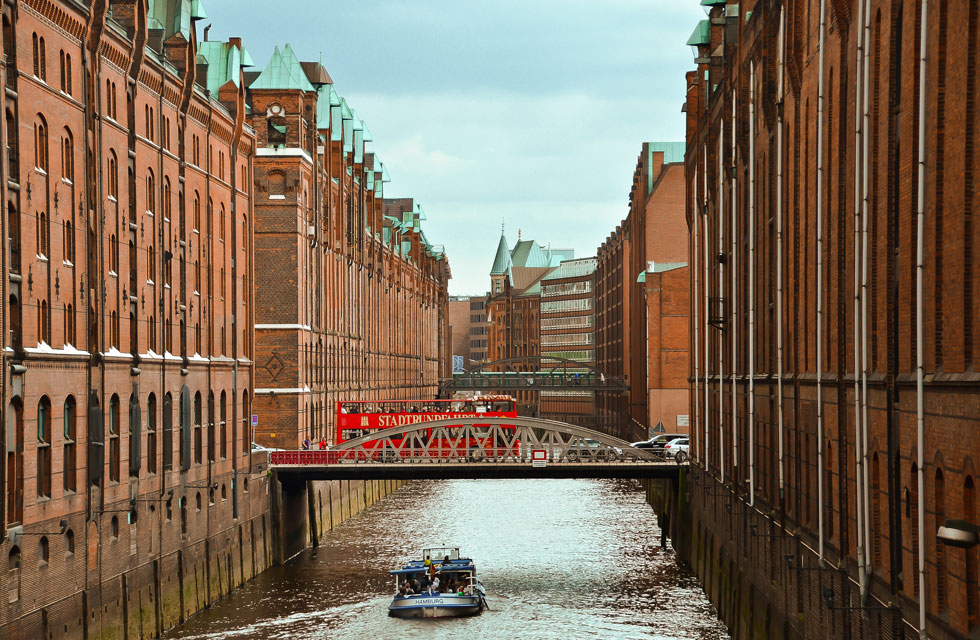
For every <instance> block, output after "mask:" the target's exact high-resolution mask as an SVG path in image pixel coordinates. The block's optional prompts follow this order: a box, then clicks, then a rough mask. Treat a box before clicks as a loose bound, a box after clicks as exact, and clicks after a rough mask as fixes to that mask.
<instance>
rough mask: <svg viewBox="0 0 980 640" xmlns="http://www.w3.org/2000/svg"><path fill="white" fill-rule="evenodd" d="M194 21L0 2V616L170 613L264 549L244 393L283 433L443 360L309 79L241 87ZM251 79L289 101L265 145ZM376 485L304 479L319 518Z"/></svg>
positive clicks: (163, 624)
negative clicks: (0, 210)
mask: <svg viewBox="0 0 980 640" xmlns="http://www.w3.org/2000/svg"><path fill="white" fill-rule="evenodd" d="M201 17H202V15H201V14H200V4H199V3H198V2H194V1H192V0H166V1H165V0H152V1H151V2H148V3H147V2H142V3H141V2H134V1H132V0H110V1H109V2H106V3H75V2H64V1H61V0H30V1H28V2H14V3H6V4H5V5H4V6H3V11H2V20H3V29H2V34H0V39H2V44H3V54H4V55H3V59H2V63H3V64H2V66H0V81H2V83H3V86H4V87H5V89H6V91H5V119H4V124H3V126H2V127H0V137H2V140H3V143H4V146H5V148H6V149H7V152H6V153H5V154H4V156H3V159H2V168H3V171H2V173H3V175H4V179H3V180H2V181H0V191H2V197H3V201H4V204H5V213H4V215H3V216H2V227H3V236H2V237H3V238H4V239H5V244H4V250H3V252H2V274H3V278H2V284H0V286H2V287H3V292H2V293H3V299H4V300H5V302H6V304H5V305H4V313H3V315H2V320H0V322H2V327H0V328H2V330H3V346H4V349H3V351H2V352H0V358H2V365H3V366H2V371H3V375H2V378H0V380H2V395H3V403H2V406H0V411H2V417H0V425H2V429H3V431H4V434H3V436H2V437H0V446H2V447H3V452H2V455H0V465H2V473H0V481H2V482H3V486H4V491H3V494H4V499H3V501H2V503H0V527H2V532H3V534H4V539H3V542H2V544H0V593H4V594H5V596H6V597H5V598H4V599H3V600H2V604H0V636H2V637H12V638H40V637H53V636H57V637H68V638H84V637H104V638H122V637H129V638H148V637H154V636H156V635H158V634H159V633H161V632H162V631H163V630H165V629H167V628H169V627H171V626H173V625H175V624H177V623H178V622H179V621H181V620H183V619H184V617H185V616H187V615H190V614H191V613H193V612H195V611H197V610H199V609H201V608H203V607H204V606H206V605H207V604H208V603H210V602H213V601H214V600H215V599H217V598H218V597H220V596H221V594H224V593H227V592H228V591H229V590H230V589H232V588H233V587H234V586H235V585H238V584H241V583H242V582H243V581H244V580H246V579H248V578H250V577H252V576H254V575H255V574H256V573H258V572H259V571H262V570H263V569H264V568H265V567H266V566H268V565H269V564H270V563H271V562H273V561H275V559H276V557H275V556H276V552H275V540H274V536H273V528H274V526H276V523H274V522H273V521H272V520H271V516H270V489H272V490H273V492H275V490H276V489H277V487H271V486H270V481H269V478H268V476H267V471H266V469H265V468H264V464H265V460H266V457H265V456H264V455H262V454H256V455H255V456H254V459H253V455H252V454H251V443H252V441H253V436H252V428H251V424H252V420H251V417H252V415H253V414H256V415H258V417H259V423H258V424H259V429H262V430H263V432H264V433H266V434H268V433H269V432H271V430H272V429H276V430H277V431H278V432H280V433H282V434H283V435H285V436H287V437H286V438H282V437H280V438H277V439H276V440H275V442H276V443H281V442H283V441H284V440H286V441H287V442H288V443H289V445H291V446H296V445H297V444H298V442H299V439H301V434H304V433H309V434H312V435H314V436H319V435H321V434H322V435H326V436H327V437H328V439H329V435H330V433H331V425H332V421H331V415H332V411H331V403H332V402H333V401H334V400H336V399H337V398H339V397H365V398H371V397H384V398H390V397H417V396H420V395H422V396H424V397H433V396H434V395H435V390H436V385H437V380H438V378H439V376H440V375H446V374H447V373H448V371H447V370H446V361H447V358H446V355H447V354H446V352H447V349H448V347H447V346H445V345H446V342H447V335H448V314H447V308H446V300H447V295H446V283H447V280H448V278H449V270H448V263H447V260H446V258H445V256H444V254H443V252H442V251H441V248H439V247H436V246H434V245H431V244H429V243H428V242H427V241H426V240H425V237H424V234H422V231H421V229H420V228H419V227H418V220H419V217H420V210H416V209H415V207H414V206H413V205H412V204H411V203H409V205H408V210H407V212H406V213H405V214H402V205H403V204H404V203H402V202H398V203H395V204H394V205H393V206H394V212H395V213H397V214H398V215H399V219H398V220H397V221H396V220H393V219H389V218H386V217H384V216H383V214H382V208H383V207H382V196H381V190H380V183H381V182H382V181H383V180H386V177H385V176H384V175H383V173H382V171H381V168H380V162H378V163H376V161H375V159H374V158H373V156H372V155H371V154H364V153H363V138H362V136H363V133H358V136H359V137H358V139H359V140H361V146H360V149H359V150H358V152H357V153H355V152H354V150H353V148H352V149H350V150H348V149H346V148H345V147H347V146H354V145H352V144H350V143H352V142H353V141H352V140H350V139H348V138H346V137H343V136H341V137H340V138H339V139H337V140H335V139H334V138H333V137H332V135H331V134H332V133H333V131H332V130H331V128H330V127H329V126H327V125H323V123H322V122H321V123H319V125H322V126H319V125H318V123H316V122H315V121H313V122H312V123H311V122H309V121H308V120H306V119H305V118H306V114H309V113H311V112H310V111H306V110H305V107H307V106H309V107H311V109H312V113H316V99H317V94H316V93H312V94H307V93H303V92H294V93H289V92H279V93H277V94H270V92H268V91H266V92H264V93H263V92H261V91H253V92H251V93H250V95H249V96H248V100H246V88H247V85H248V84H249V81H250V80H254V78H255V76H256V74H254V73H250V72H247V71H245V69H246V68H247V67H248V66H250V65H251V64H252V62H251V58H250V56H249V54H248V53H247V51H245V49H244V48H243V46H242V43H241V40H240V39H237V38H232V39H231V40H229V41H228V42H214V41H207V40H206V38H202V34H201V33H199V32H198V22H197V20H198V19H200V18H201ZM320 71H322V68H320V67H319V65H317V66H316V68H311V69H310V72H311V74H313V75H314V77H315V78H316V79H317V80H318V81H319V80H322V79H323V76H325V75H326V74H325V72H323V73H322V75H320V74H319V72H320ZM272 100H278V101H279V103H280V104H284V105H285V106H286V109H287V111H286V114H289V113H290V111H289V110H293V113H294V114H304V116H303V117H301V118H298V119H297V120H295V121H294V123H295V124H294V125H293V126H292V128H290V127H287V128H286V134H287V135H286V138H287V141H288V142H289V143H290V144H291V145H292V146H290V147H289V148H286V146H287V145H286V144H270V141H269V139H268V136H269V135H270V131H272V130H273V129H272V128H271V126H270V125H272V124H275V125H279V124H280V121H281V120H283V119H284V118H282V117H280V116H279V115H277V116H276V117H275V118H271V119H269V122H266V121H265V120H266V115H267V113H266V110H267V107H268V105H269V103H270V102H271V101H272ZM249 110H251V111H249ZM247 112H248V113H247ZM348 116H349V112H344V118H346V119H349V118H348ZM354 117H356V116H354ZM253 126H255V127H258V129H257V130H255V129H253ZM276 131H277V130H276ZM317 134H319V135H320V136H321V137H320V138H318V137H317ZM291 150H295V151H296V153H292V152H291ZM313 159H315V161H314V160H313ZM272 176H276V178H275V179H273V178H272ZM375 180H376V181H377V184H378V185H379V188H372V186H371V185H372V182H374V181H375ZM274 195H275V196H280V197H279V198H273V197H272V196H274ZM385 213H388V212H387V211H386V212H385ZM389 215H391V214H390V213H389ZM395 242H397V245H395ZM279 325H286V326H287V327H288V328H287V329H285V330H282V329H280V327H279ZM297 326H300V327H301V329H300V330H295V328H296V327H297ZM256 328H257V329H256ZM256 343H257V345H258V346H256ZM255 354H258V356H257V357H258V358H259V361H260V367H259V369H258V372H257V373H256V372H255V371H254V367H253V359H254V358H255V357H256V355H255ZM440 367H441V368H442V371H440ZM253 375H257V378H256V379H255V380H253ZM256 386H259V387H260V388H259V389H255V387H256ZM281 387H290V388H294V387H295V388H301V389H302V392H301V393H283V394H281V395H280V394H279V393H278V392H275V393H270V389H275V390H277V391H278V389H279V388H281ZM253 399H255V400H254V401H253ZM283 418H285V419H286V422H285V423H282V424H277V422H276V421H277V420H282V419H283ZM270 440H271V438H270ZM289 445H287V446H289ZM279 446H282V445H279ZM335 485H337V486H335ZM355 485H357V486H355ZM393 486H394V485H393V484H392V485H391V486H389V485H388V484H387V483H366V484H363V486H361V485H360V484H358V483H353V484H352V483H346V484H344V485H343V486H339V484H338V483H330V484H326V483H325V484H323V485H318V495H321V494H322V497H321V498H320V499H321V503H320V505H319V508H320V511H319V513H320V516H319V517H321V518H323V519H325V520H326V521H329V522H331V523H332V522H339V521H340V520H342V519H343V518H344V517H349V515H350V514H351V513H353V512H354V510H355V508H356V506H355V505H353V504H352V502H357V500H358V498H357V495H358V494H359V493H363V496H364V499H363V500H361V501H360V504H361V506H362V507H363V505H365V504H367V503H369V502H370V501H371V500H373V499H374V498H375V497H377V496H378V495H381V494H383V493H384V492H386V491H388V490H390V489H392V488H393ZM352 496H353V498H352ZM323 500H325V501H326V502H323ZM334 503H337V505H338V508H340V509H341V511H342V513H341V514H339V515H338V516H336V517H335V514H334V507H333V506H332V505H333V504H334ZM345 503H346V507H344V504H345ZM325 505H326V506H325ZM324 510H326V511H324ZM324 513H329V514H330V515H329V517H327V516H325V515H324Z"/></svg>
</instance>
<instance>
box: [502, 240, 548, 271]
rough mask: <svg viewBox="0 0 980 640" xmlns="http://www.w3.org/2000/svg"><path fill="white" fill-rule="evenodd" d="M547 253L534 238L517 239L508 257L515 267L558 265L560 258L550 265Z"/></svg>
mask: <svg viewBox="0 0 980 640" xmlns="http://www.w3.org/2000/svg"><path fill="white" fill-rule="evenodd" d="M549 253H550V252H548V253H545V251H544V249H542V248H541V246H540V245H539V244H538V243H537V242H535V241H534V240H518V242H517V244H516V245H514V250H513V251H511V252H510V259H511V262H513V264H514V266H515V267H550V266H558V264H559V262H560V259H559V260H558V261H556V262H555V264H554V265H552V264H551V255H549Z"/></svg>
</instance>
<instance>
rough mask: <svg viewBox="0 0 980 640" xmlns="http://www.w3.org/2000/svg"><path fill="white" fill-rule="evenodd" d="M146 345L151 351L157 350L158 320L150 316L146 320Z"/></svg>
mask: <svg viewBox="0 0 980 640" xmlns="http://www.w3.org/2000/svg"><path fill="white" fill-rule="evenodd" d="M146 327H147V328H146V343H147V345H148V346H149V348H150V351H156V350H157V327H156V319H155V318H154V317H153V316H150V317H149V318H147V320H146Z"/></svg>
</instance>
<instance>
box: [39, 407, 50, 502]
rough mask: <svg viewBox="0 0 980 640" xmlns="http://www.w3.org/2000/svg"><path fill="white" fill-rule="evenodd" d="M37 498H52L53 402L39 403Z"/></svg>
mask: <svg viewBox="0 0 980 640" xmlns="http://www.w3.org/2000/svg"><path fill="white" fill-rule="evenodd" d="M37 497H38V498H50V497H51V401H50V400H48V397H47V396H41V399H40V400H39V401H38V403H37Z"/></svg>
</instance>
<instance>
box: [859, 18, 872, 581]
mask: <svg viewBox="0 0 980 640" xmlns="http://www.w3.org/2000/svg"><path fill="white" fill-rule="evenodd" d="M870 68H871V0H865V6H864V82H863V84H864V97H863V99H862V105H863V107H864V114H863V119H864V124H863V125H862V129H863V131H864V134H863V135H862V136H861V142H862V144H863V145H864V149H863V151H862V158H863V163H864V168H863V170H862V185H861V191H862V208H861V223H862V230H861V429H862V434H861V445H862V448H863V449H864V451H863V455H864V540H865V544H864V565H865V567H870V566H871V490H870V487H871V483H870V477H869V476H870V470H869V467H868V463H869V462H870V458H869V455H868V139H869V138H870V137H871V136H870V135H869V134H868V131H869V124H870V109H869V107H868V105H869V104H870V96H869V91H868V87H869V86H871V82H870ZM865 571H869V569H865Z"/></svg>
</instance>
